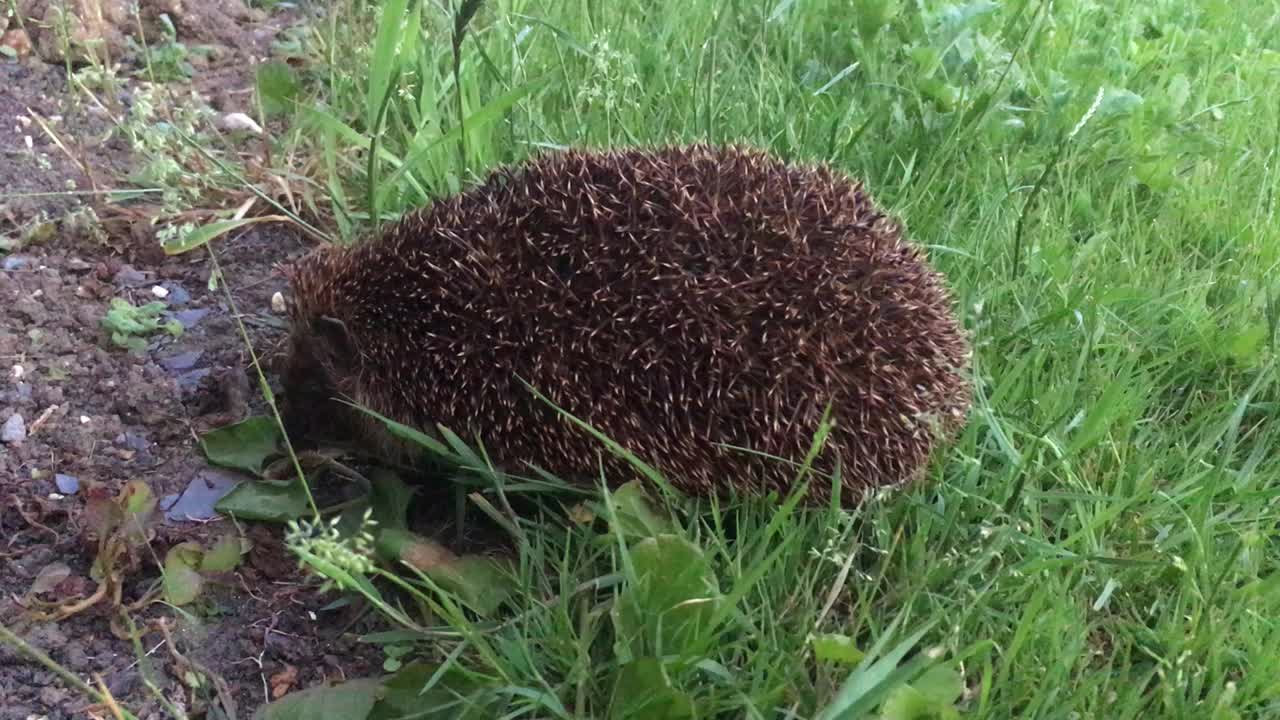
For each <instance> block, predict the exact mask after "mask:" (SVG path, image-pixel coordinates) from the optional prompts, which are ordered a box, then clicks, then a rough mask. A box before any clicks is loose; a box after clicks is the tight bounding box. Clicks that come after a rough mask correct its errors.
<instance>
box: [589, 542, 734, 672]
mask: <svg viewBox="0 0 1280 720" xmlns="http://www.w3.org/2000/svg"><path fill="white" fill-rule="evenodd" d="M630 554H631V563H632V566H633V567H634V568H635V573H636V580H635V583H634V584H630V585H628V586H627V587H626V588H625V589H624V590H623V591H622V593H621V594H620V595H619V596H618V599H617V601H616V603H615V604H614V607H613V609H612V610H611V614H612V616H613V624H614V628H615V630H616V635H617V641H616V647H615V650H616V652H618V654H619V656H620V659H622V660H623V661H624V662H625V661H626V660H628V659H629V658H631V657H635V656H640V655H656V656H658V657H662V656H667V655H676V656H686V655H695V654H698V653H700V652H702V649H703V648H704V647H705V645H706V643H707V642H708V641H709V639H710V638H711V635H712V634H713V633H714V631H715V629H716V628H715V627H714V624H715V622H716V617H717V611H718V610H719V608H720V605H721V604H722V603H723V602H724V596H722V595H721V594H720V587H719V583H718V582H717V581H716V576H715V573H713V572H712V570H711V564H710V563H709V562H708V561H707V558H706V556H705V555H704V554H703V552H702V548H700V547H698V546H697V545H695V544H694V543H692V542H690V541H689V540H687V539H685V538H683V537H679V536H677V535H659V536H657V537H651V538H646V539H644V540H641V541H640V542H638V543H636V544H635V545H634V546H632V547H631V549H630Z"/></svg>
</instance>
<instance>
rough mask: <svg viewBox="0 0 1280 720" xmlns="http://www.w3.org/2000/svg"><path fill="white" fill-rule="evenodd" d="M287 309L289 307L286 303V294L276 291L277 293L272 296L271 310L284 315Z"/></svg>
mask: <svg viewBox="0 0 1280 720" xmlns="http://www.w3.org/2000/svg"><path fill="white" fill-rule="evenodd" d="M286 309H287V308H286V307H285V304H284V295H282V294H280V292H279V291H276V294H274V295H272V296H271V312H274V313H275V314H277V315H283V314H284V311H285V310H286Z"/></svg>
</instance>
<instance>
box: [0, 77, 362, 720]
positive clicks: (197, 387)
mask: <svg viewBox="0 0 1280 720" xmlns="http://www.w3.org/2000/svg"><path fill="white" fill-rule="evenodd" d="M214 70H216V69H212V70H210V72H211V73H212V72H214ZM220 77H221V78H225V77H226V75H225V73H224V74H223V75H222V76H220ZM241 80H242V81H246V82H247V79H246V78H245V77H243V74H242V76H241ZM34 114H38V115H39V116H40V117H42V118H46V119H47V118H54V121H53V122H56V128H57V130H56V133H55V134H57V135H58V137H65V138H68V139H72V140H75V141H76V142H74V143H68V142H64V143H63V144H64V145H67V146H68V147H69V148H71V147H75V148H79V152H80V153H81V154H79V156H78V158H77V157H76V155H77V151H75V150H73V151H72V152H70V153H68V152H65V151H64V150H63V149H62V148H60V147H59V145H58V142H57V141H55V140H54V139H53V138H52V137H51V136H50V134H48V133H46V132H43V131H42V130H41V128H40V127H39V126H38V123H36V122H35V121H34V120H33V115H34ZM109 129H110V125H109V122H108V120H107V119H105V118H103V117H101V116H98V115H94V114H93V113H91V112H88V111H87V110H86V109H85V107H84V105H83V103H81V102H79V101H77V99H76V98H75V97H74V95H73V93H71V92H69V91H68V90H67V85H66V79H65V71H64V70H63V69H62V68H61V67H59V66H54V65H46V64H43V63H41V62H40V61H39V60H38V59H35V58H26V59H24V60H22V61H18V62H5V61H0V233H3V234H5V236H7V237H9V238H11V239H12V238H15V237H22V236H24V234H25V235H27V236H29V237H27V238H26V241H25V242H24V244H23V245H22V246H21V247H16V248H10V250H9V251H8V252H0V620H3V622H4V624H5V625H6V626H7V627H9V628H10V629H13V630H15V631H16V632H18V633H19V635H21V636H22V637H23V638H25V639H26V640H27V641H28V642H29V643H31V644H32V645H34V646H35V647H37V648H39V649H41V650H42V651H44V652H45V653H47V654H48V655H49V656H50V657H51V658H52V659H53V660H55V661H57V662H58V663H60V664H62V665H64V666H65V667H66V668H67V669H69V670H70V671H71V672H73V673H75V674H77V675H78V676H79V677H81V678H82V679H84V680H86V681H88V682H91V683H93V682H96V681H95V680H94V678H95V677H96V676H100V677H101V681H102V683H103V685H104V686H105V687H106V688H108V689H109V690H110V692H111V694H112V695H113V696H114V697H115V698H116V699H117V701H119V702H120V703H121V704H122V705H123V706H124V707H126V708H128V709H129V710H131V711H132V712H133V713H134V714H135V715H137V716H138V717H140V718H149V717H168V716H169V715H168V713H167V712H163V711H162V706H161V704H160V701H159V700H158V699H157V698H156V697H155V693H154V692H153V691H152V690H150V689H148V687H147V685H146V683H144V678H143V675H142V674H141V669H142V668H144V667H145V668H146V669H147V674H148V676H149V679H150V681H151V682H152V683H154V684H155V685H156V687H157V688H158V690H159V692H160V693H161V694H162V695H163V696H164V698H165V699H166V700H167V701H168V702H170V703H173V704H174V705H175V706H177V707H179V708H181V709H183V710H185V711H186V712H188V713H190V714H191V715H192V716H193V717H200V716H207V717H225V715H222V714H221V712H222V706H223V705H225V704H226V703H225V702H222V703H218V702H213V701H212V698H213V696H215V695H216V694H217V693H218V687H217V685H218V684H219V682H221V681H225V685H224V686H222V691H223V696H224V700H225V699H228V698H229V699H233V700H234V705H235V706H236V707H237V708H238V715H239V717H242V718H243V717H249V716H250V715H251V714H252V712H253V710H254V709H255V708H257V707H258V706H260V705H261V704H262V703H263V702H264V700H265V699H267V698H268V697H269V696H274V695H277V694H281V693H282V692H286V691H288V690H290V689H297V688H303V687H308V686H311V685H314V684H316V683H318V682H322V681H324V680H326V679H342V678H345V677H351V676H360V675H367V674H370V673H371V672H376V670H377V668H378V666H379V664H380V662H381V657H380V654H379V652H378V650H377V649H376V648H374V647H372V646H370V645H367V644H360V643H358V642H357V641H356V637H357V633H358V632H359V631H360V630H361V629H362V628H363V626H362V625H360V624H354V625H353V623H352V622H351V619H352V615H351V612H352V611H351V609H350V608H349V607H340V608H337V609H325V606H326V604H328V603H330V602H332V600H333V599H334V596H333V595H321V594H319V593H318V592H317V584H316V583H315V582H308V581H307V580H306V579H305V578H304V577H303V576H302V575H301V573H300V572H299V570H298V568H297V567H296V563H295V562H294V560H293V559H292V557H290V556H289V554H288V553H287V551H286V550H285V549H284V548H283V547H282V545H281V542H280V536H281V529H280V528H279V527H274V526H266V525H251V526H247V527H246V533H247V536H248V538H249V539H250V541H251V542H252V549H251V550H250V551H249V552H248V553H247V554H246V555H245V556H244V558H243V561H242V563H241V565H240V567H239V568H238V569H237V570H236V571H235V572H234V573H233V574H232V575H230V576H229V577H228V578H227V579H226V581H225V582H223V583H220V584H217V585H216V586H212V587H209V588H208V589H207V591H206V593H205V596H204V597H202V598H201V600H200V602H199V603H198V605H197V606H196V609H194V610H190V611H189V612H188V613H180V612H175V611H174V610H173V609H172V608H170V607H167V606H165V605H163V604H153V605H151V606H149V607H148V608H146V609H145V610H143V611H142V612H141V613H140V614H139V616H138V617H136V618H135V620H136V621H137V622H139V623H145V622H146V621H147V620H155V619H158V618H169V619H170V622H171V626H172V627H173V633H172V635H171V637H169V638H165V637H164V635H163V634H162V633H159V632H154V631H152V632H149V633H148V634H147V635H146V636H145V637H143V638H142V646H143V649H144V653H145V657H146V662H145V663H140V659H139V657H138V654H137V652H136V651H135V649H134V647H133V645H132V644H131V643H130V642H129V641H127V640H123V639H120V638H118V637H116V636H115V635H114V634H113V633H112V630H111V623H110V620H111V618H110V603H101V604H100V605H98V606H95V607H92V608H89V609H88V610H86V611H84V612H81V613H78V614H75V615H73V616H71V617H69V618H66V619H63V620H60V621H57V622H33V621H30V620H28V619H25V613H24V610H25V607H24V606H25V605H28V604H29V601H28V597H29V596H28V591H29V590H30V588H31V587H32V585H33V583H35V582H36V581H37V578H40V577H41V575H42V572H47V568H49V567H51V566H58V565H65V566H66V568H67V569H69V573H66V574H65V577H62V579H61V580H60V581H59V582H58V583H57V584H56V586H54V587H52V588H46V591H45V594H44V596H43V597H45V598H46V599H48V598H50V597H52V598H53V599H59V598H62V599H65V598H74V597H76V596H78V595H84V594H88V593H89V592H92V590H93V587H94V583H93V581H92V580H90V579H89V564H90V562H91V560H92V555H93V553H92V552H91V551H90V549H89V548H87V547H86V545H85V543H84V542H83V540H82V530H83V527H84V516H83V510H84V498H85V495H86V490H85V489H86V488H88V487H90V486H94V485H100V486H101V487H103V488H105V489H107V490H109V491H110V492H115V491H116V490H118V489H119V487H120V486H121V485H122V484H123V483H125V482H127V481H131V480H142V481H144V482H145V483H147V484H148V485H149V486H150V487H151V488H152V489H153V490H154V492H155V493H156V494H157V495H159V496H161V497H162V498H166V500H165V501H164V502H162V507H164V506H167V504H168V501H169V500H172V497H173V496H175V495H179V494H181V493H184V492H187V491H189V489H194V490H198V489H200V488H201V487H203V485H202V484H203V483H216V482H218V481H219V479H221V478H225V477H226V475H225V471H222V470H215V469H213V468H211V467H210V466H208V465H207V464H206V463H205V461H204V459H203V456H202V454H201V452H200V449H199V443H198V439H197V438H198V435H199V433H201V432H203V431H206V430H208V429H210V428H212V427H217V426H221V425H225V424H227V423H228V422H232V421H235V420H238V419H241V418H243V417H245V416H247V415H248V414H250V413H259V412H261V411H262V408H261V400H260V398H259V396H258V393H257V391H256V388H257V384H256V383H257V376H256V373H255V372H254V370H253V368H252V363H251V360H250V355H249V352H248V350H247V348H246V346H245V343H244V342H243V339H242V337H241V335H240V331H239V327H238V325H237V323H236V322H235V317H233V315H232V311H231V308H230V307H229V306H228V304H227V302H226V300H225V296H224V294H223V290H222V289H221V288H218V289H216V290H211V289H210V287H209V277H210V273H211V270H212V267H211V262H210V260H209V256H208V254H207V253H205V252H203V251H198V252H193V253H190V254H188V255H180V256H174V257H169V256H166V255H165V254H164V253H163V252H159V251H158V245H157V244H156V241H155V237H154V234H153V232H151V231H150V230H148V229H147V228H146V227H141V226H140V225H139V224H140V223H143V221H142V220H138V221H135V222H131V221H129V220H128V218H127V216H125V217H123V219H122V218H121V217H110V218H108V217H106V216H105V215H104V214H103V213H101V212H98V213H96V217H95V216H94V215H90V214H88V213H84V212H83V211H77V208H78V207H80V208H82V207H84V206H91V205H93V204H94V202H93V200H92V197H93V196H91V195H83V194H80V195H78V194H73V193H71V192H68V191H73V190H74V191H76V192H84V191H87V190H92V189H93V188H95V187H98V188H101V187H111V186H112V183H113V182H114V180H113V179H114V178H116V177H119V175H120V174H121V173H123V172H126V171H127V170H128V168H129V167H130V164H131V162H132V158H131V157H130V155H129V150H128V147H127V146H126V145H125V144H124V143H123V142H122V141H121V140H120V139H119V138H118V137H110V136H109V135H110V134H109V133H108V130H109ZM32 228H35V231H34V232H33V231H32ZM307 247H308V243H307V242H306V241H304V240H302V239H301V238H299V237H298V236H297V235H295V234H293V233H291V232H289V231H287V230H284V229H280V228H270V227H267V228H265V229H261V230H259V229H250V230H247V231H245V232H242V233H238V234H233V235H229V236H226V237H224V238H222V239H221V240H219V242H218V243H217V253H218V261H219V263H220V266H221V269H222V272H223V275H224V277H225V280H226V287H227V288H228V289H229V290H230V292H231V294H232V297H233V298H234V299H235V306H236V308H238V309H239V311H240V313H241V315H240V319H241V320H242V321H243V322H244V323H245V327H246V328H247V329H248V331H249V335H250V337H251V340H252V342H253V343H254V346H255V348H256V349H257V351H258V352H259V353H260V354H261V355H263V356H267V355H269V354H270V352H271V350H272V349H273V348H274V347H275V345H276V344H277V343H278V342H279V341H280V339H281V337H282V336H283V329H282V328H283V319H282V318H281V317H280V316H279V315H277V314H275V313H273V311H272V309H271V302H270V299H271V296H272V294H273V293H275V292H276V291H278V290H281V289H282V288H283V287H284V281H283V278H282V277H281V276H280V274H279V273H278V271H277V267H276V266H277V264H278V263H281V262H286V261H288V260H289V259H290V258H292V257H295V256H297V255H298V254H299V253H301V252H304V251H305V250H306V249H307ZM115 298H123V299H126V300H128V301H130V302H131V303H133V304H134V305H142V304H145V303H147V302H152V301H160V302H163V303H164V304H165V311H164V315H163V317H164V319H165V320H166V321H170V320H174V321H177V322H178V323H180V324H181V326H182V332H181V333H180V334H178V335H177V336H176V337H175V336H174V335H173V334H170V333H167V332H158V333H153V334H151V335H149V336H147V337H146V346H145V349H144V350H142V351H141V352H130V351H128V350H126V349H124V348H121V347H118V346H117V345H116V344H114V343H113V342H112V341H111V338H110V337H109V333H107V332H106V331H105V330H104V329H103V325H102V319H103V317H104V316H105V315H106V313H107V311H108V309H109V307H110V303H111V302H112V300H113V299H115ZM193 483H194V485H193ZM169 515H170V516H169V517H167V518H166V519H165V521H164V522H163V523H162V524H161V525H160V527H159V528H158V531H157V534H156V537H155V538H154V540H153V541H152V543H151V548H152V550H154V553H155V555H154V556H153V557H152V558H147V557H144V558H143V559H142V562H141V566H140V567H139V568H138V569H137V570H136V572H135V574H134V575H131V576H130V580H129V581H127V582H126V583H125V590H124V593H125V598H124V600H125V601H126V602H127V601H129V600H130V599H131V597H130V594H131V593H132V594H134V595H135V596H136V594H138V593H141V592H143V590H144V589H145V587H146V583H147V582H148V581H150V580H151V579H154V578H155V577H157V576H158V574H159V573H158V570H157V568H156V562H155V560H154V558H156V557H163V556H164V553H165V551H166V549H167V548H168V547H171V546H173V545H174V544H176V543H179V542H182V541H184V540H187V539H204V538H210V537H214V536H216V535H217V534H218V533H219V532H221V531H222V530H224V529H225V528H226V527H227V523H228V522H229V521H228V520H226V519H218V520H215V521H208V520H206V519H202V518H194V519H193V518H187V517H180V515H181V513H179V512H173V513H170V514H169ZM193 669H194V670H195V672H194V673H193V672H192V671H193ZM193 677H201V678H204V680H203V682H199V683H196V685H197V686H198V687H192V686H191V685H192V683H191V682H190V681H191V679H192V678H193ZM214 678H217V681H215V680H214ZM91 703H92V700H91V699H90V698H87V697H85V696H84V695H83V694H81V693H79V692H78V691H75V690H73V689H71V688H69V687H68V686H67V684H66V683H64V682H63V681H62V680H61V679H59V678H58V677H56V676H55V674H54V673H53V672H51V671H49V670H48V669H46V668H44V667H42V666H40V665H38V664H36V663H33V662H31V661H30V660H28V659H26V658H24V657H20V656H19V655H18V654H17V653H16V652H14V651H13V650H12V649H11V648H8V647H7V646H5V645H4V644H3V643H0V720H9V719H15V720H17V719H25V718H31V717H43V718H50V719H51V720H54V719H58V718H73V717H74V718H84V717H95V716H97V717H110V715H109V713H105V712H102V711H100V710H96V711H95V710H94V709H93V708H92V707H91ZM95 712H96V713H98V714H97V715H95V714H94V713H95ZM206 712H207V714H206Z"/></svg>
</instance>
